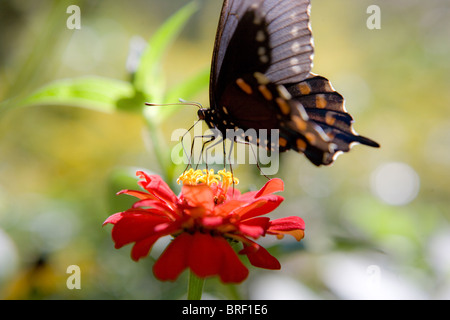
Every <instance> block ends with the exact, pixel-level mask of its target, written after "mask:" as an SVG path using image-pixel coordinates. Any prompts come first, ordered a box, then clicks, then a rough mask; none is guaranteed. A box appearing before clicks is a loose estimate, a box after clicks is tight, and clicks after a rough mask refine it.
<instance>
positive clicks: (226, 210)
mask: <svg viewBox="0 0 450 320" xmlns="http://www.w3.org/2000/svg"><path fill="white" fill-rule="evenodd" d="M247 203H248V202H246V201H240V200H230V201H226V202H224V203H222V204H220V205H218V206H216V207H215V208H214V215H216V216H222V217H226V216H227V215H229V214H230V213H232V212H233V211H234V210H235V209H237V208H240V207H242V206H244V205H246V204H247Z"/></svg>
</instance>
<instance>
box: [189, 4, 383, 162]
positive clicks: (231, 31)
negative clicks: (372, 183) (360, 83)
mask: <svg viewBox="0 0 450 320" xmlns="http://www.w3.org/2000/svg"><path fill="white" fill-rule="evenodd" d="M313 54H314V47H313V38H312V32H311V28H310V1H309V0H225V1H224V3H223V7H222V11H221V15H220V20H219V25H218V29H217V34H216V39H215V45H214V51H213V58H212V66H211V76H210V108H200V109H199V111H198V117H199V119H200V120H204V121H205V122H206V124H207V125H208V127H209V128H211V129H213V128H214V129H217V130H219V131H220V132H221V133H222V135H223V136H224V137H225V135H226V131H227V130H238V129H242V130H243V131H245V130H248V129H255V130H258V131H257V132H259V130H261V129H264V130H274V129H275V130H279V131H278V132H279V134H278V141H271V139H270V136H268V135H267V138H265V139H264V141H263V139H259V138H257V139H254V140H256V141H251V142H253V143H255V144H257V145H259V146H262V147H265V148H267V149H272V150H274V148H275V147H276V148H277V149H278V150H279V151H280V152H283V151H287V150H294V151H297V152H299V153H303V154H305V156H306V157H307V158H308V159H309V160H310V161H311V162H312V163H313V164H314V165H316V166H320V165H329V164H331V163H333V161H334V160H335V159H336V157H337V155H338V154H340V153H342V152H348V151H349V150H350V148H351V146H352V145H353V144H355V143H360V144H364V145H367V146H370V147H379V144H378V143H377V142H375V141H373V140H371V139H369V138H366V137H363V136H360V135H358V134H357V133H356V132H355V131H354V130H353V128H352V123H353V118H352V116H351V115H350V114H349V113H347V111H346V109H345V105H344V98H343V97H342V95H340V94H339V93H338V92H336V91H335V89H334V88H333V86H332V85H331V83H330V81H328V80H327V79H326V78H324V77H322V76H318V75H315V74H313V73H312V72H311V69H312V61H313Z"/></svg>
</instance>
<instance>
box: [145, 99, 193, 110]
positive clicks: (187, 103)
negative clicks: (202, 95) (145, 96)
mask: <svg viewBox="0 0 450 320" xmlns="http://www.w3.org/2000/svg"><path fill="white" fill-rule="evenodd" d="M178 100H179V101H180V102H176V103H151V102H146V103H145V105H146V106H150V107H163V106H194V107H197V108H199V109H201V108H202V104H201V103H200V102H195V101H186V100H183V99H178Z"/></svg>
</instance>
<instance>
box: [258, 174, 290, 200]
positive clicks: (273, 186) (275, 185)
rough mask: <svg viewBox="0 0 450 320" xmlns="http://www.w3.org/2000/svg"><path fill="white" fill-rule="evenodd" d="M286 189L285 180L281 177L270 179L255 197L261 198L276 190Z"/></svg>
mask: <svg viewBox="0 0 450 320" xmlns="http://www.w3.org/2000/svg"><path fill="white" fill-rule="evenodd" d="M283 190H284V182H283V180H281V179H279V178H274V179H270V180H269V181H267V182H266V184H265V185H264V186H263V187H262V188H261V189H260V190H259V192H258V193H257V194H256V195H255V198H259V197H262V196H265V195H268V194H272V193H274V192H279V191H283Z"/></svg>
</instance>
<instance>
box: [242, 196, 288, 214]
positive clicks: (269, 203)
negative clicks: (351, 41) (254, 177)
mask: <svg viewBox="0 0 450 320" xmlns="http://www.w3.org/2000/svg"><path fill="white" fill-rule="evenodd" d="M283 200H284V198H283V197H281V196H277V195H270V196H265V197H264V198H260V199H258V200H256V201H254V202H252V203H250V204H249V205H247V206H244V207H242V208H240V209H239V210H237V211H235V213H236V214H238V215H240V216H241V220H245V219H250V218H253V217H256V216H262V215H264V214H267V213H269V212H271V211H273V210H275V209H276V208H277V207H278V206H279V205H280V203H281V202H283Z"/></svg>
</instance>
